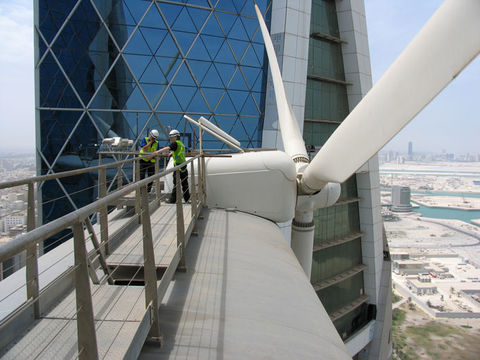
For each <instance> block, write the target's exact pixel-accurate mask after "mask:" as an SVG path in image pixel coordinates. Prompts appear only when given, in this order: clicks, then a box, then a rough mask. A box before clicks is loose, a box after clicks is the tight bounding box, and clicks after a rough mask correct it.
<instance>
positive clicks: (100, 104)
mask: <svg viewBox="0 0 480 360" xmlns="http://www.w3.org/2000/svg"><path fill="white" fill-rule="evenodd" d="M97 87H98V84H97V86H96V88H97ZM117 101H118V99H117V98H115V97H114V96H112V93H111V92H110V89H109V88H108V87H107V85H106V84H102V86H101V87H100V89H99V90H98V92H97V95H95V97H94V98H93V99H92V101H91V102H90V105H89V107H90V108H92V109H119V108H120V106H119V104H118V102H117Z"/></svg>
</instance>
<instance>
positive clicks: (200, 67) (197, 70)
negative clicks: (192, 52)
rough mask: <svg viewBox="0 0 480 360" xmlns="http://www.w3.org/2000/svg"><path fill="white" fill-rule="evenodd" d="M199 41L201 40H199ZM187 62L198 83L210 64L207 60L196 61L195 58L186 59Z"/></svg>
mask: <svg viewBox="0 0 480 360" xmlns="http://www.w3.org/2000/svg"><path fill="white" fill-rule="evenodd" d="M199 42H200V43H201V41H199ZM188 64H189V65H190V68H191V69H192V71H193V75H194V76H195V79H197V82H198V83H201V82H202V80H203V78H204V77H205V74H206V73H207V71H208V69H209V68H210V66H211V65H212V63H211V62H209V61H197V60H188Z"/></svg>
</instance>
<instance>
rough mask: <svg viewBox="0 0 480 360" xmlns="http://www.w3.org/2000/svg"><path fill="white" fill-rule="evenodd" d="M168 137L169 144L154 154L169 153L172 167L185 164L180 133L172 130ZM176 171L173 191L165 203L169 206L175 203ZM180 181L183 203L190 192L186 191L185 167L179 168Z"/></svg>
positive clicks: (186, 175) (188, 197) (186, 172)
mask: <svg viewBox="0 0 480 360" xmlns="http://www.w3.org/2000/svg"><path fill="white" fill-rule="evenodd" d="M168 136H169V137H170V144H169V145H168V146H165V147H164V148H161V149H160V150H157V151H156V152H155V153H162V152H166V151H170V152H171V153H170V154H171V156H172V159H173V166H178V165H181V164H183V163H184V162H185V145H183V143H182V142H181V141H180V133H179V132H178V130H175V129H174V130H172V131H170V133H169V134H168ZM177 171H178V170H177ZM177 171H175V172H174V173H173V190H172V194H171V195H170V199H169V200H168V201H167V202H169V203H171V204H173V203H175V202H176V201H177V175H176V173H177ZM180 179H181V183H182V192H183V199H184V200H185V202H188V200H189V199H190V192H189V189H188V170H187V166H186V165H185V166H183V167H181V168H180Z"/></svg>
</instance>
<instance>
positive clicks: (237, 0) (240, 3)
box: [233, 0, 253, 15]
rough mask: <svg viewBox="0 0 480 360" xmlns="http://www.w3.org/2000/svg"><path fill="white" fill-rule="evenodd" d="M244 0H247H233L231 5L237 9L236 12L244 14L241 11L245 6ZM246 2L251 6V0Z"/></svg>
mask: <svg viewBox="0 0 480 360" xmlns="http://www.w3.org/2000/svg"><path fill="white" fill-rule="evenodd" d="M246 1H247V0H233V5H235V9H237V12H238V13H239V14H242V15H244V14H243V13H242V8H243V7H245V2H246ZM248 2H249V4H250V6H251V7H253V4H252V2H251V1H248Z"/></svg>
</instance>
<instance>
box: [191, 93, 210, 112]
mask: <svg viewBox="0 0 480 360" xmlns="http://www.w3.org/2000/svg"><path fill="white" fill-rule="evenodd" d="M186 111H188V112H194V113H195V112H196V113H210V112H211V108H209V107H208V105H207V104H206V103H205V100H204V99H203V96H202V92H201V91H200V90H197V91H196V93H195V95H194V96H193V99H192V101H191V103H190V104H189V106H188V107H187V108H186Z"/></svg>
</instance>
